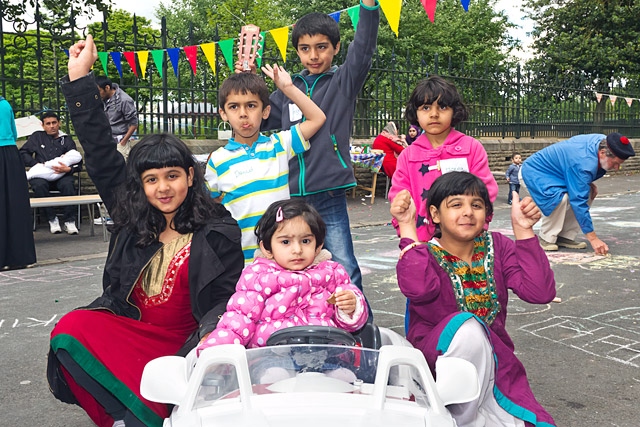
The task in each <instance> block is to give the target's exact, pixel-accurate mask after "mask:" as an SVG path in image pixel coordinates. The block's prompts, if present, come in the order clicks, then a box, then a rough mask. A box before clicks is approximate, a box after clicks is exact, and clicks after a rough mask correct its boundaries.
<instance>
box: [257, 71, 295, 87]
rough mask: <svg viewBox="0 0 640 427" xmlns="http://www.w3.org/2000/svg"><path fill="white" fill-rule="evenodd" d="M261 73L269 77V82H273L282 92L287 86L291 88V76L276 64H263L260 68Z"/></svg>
mask: <svg viewBox="0 0 640 427" xmlns="http://www.w3.org/2000/svg"><path fill="white" fill-rule="evenodd" d="M262 72H263V73H265V74H266V75H267V76H269V77H270V78H271V80H273V81H274V83H275V84H276V86H277V87H278V89H280V90H282V91H284V90H285V89H286V88H287V87H289V86H293V82H292V81H291V76H290V75H289V73H287V70H285V69H284V68H282V67H281V66H279V65H278V64H273V66H271V65H269V64H265V65H264V67H262Z"/></svg>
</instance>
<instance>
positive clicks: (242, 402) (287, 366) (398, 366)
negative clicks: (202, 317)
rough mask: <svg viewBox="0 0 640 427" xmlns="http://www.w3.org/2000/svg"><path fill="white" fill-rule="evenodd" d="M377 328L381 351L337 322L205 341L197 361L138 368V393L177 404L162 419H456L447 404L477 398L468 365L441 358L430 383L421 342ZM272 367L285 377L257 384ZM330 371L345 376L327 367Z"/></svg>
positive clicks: (208, 422) (443, 423) (191, 424)
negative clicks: (234, 340)
mask: <svg viewBox="0 0 640 427" xmlns="http://www.w3.org/2000/svg"><path fill="white" fill-rule="evenodd" d="M379 331H380V332H379V335H378V339H379V341H380V343H379V344H382V346H381V347H380V349H379V350H374V349H369V348H363V347H357V346H353V345H354V344H355V341H350V340H349V338H348V337H351V335H350V334H348V333H346V332H344V331H342V330H339V329H335V328H316V327H314V328H306V327H297V328H289V329H285V330H282V331H278V332H276V333H275V334H274V335H272V337H271V338H270V339H269V342H268V344H269V346H267V347H263V348H256V349H245V348H244V347H243V346H241V345H237V344H230V345H220V346H216V347H211V348H208V349H206V350H205V351H203V352H202V354H201V355H200V357H199V358H198V359H197V361H196V363H195V366H192V364H191V363H189V362H188V360H189V359H188V358H183V357H177V356H166V357H161V358H158V359H155V360H152V361H151V362H149V363H148V364H147V366H146V367H145V370H144V373H143V375H142V383H141V393H142V395H143V396H144V397H145V398H147V399H149V400H152V401H155V402H162V403H168V404H173V405H176V406H175V407H174V409H173V411H172V413H171V415H170V417H169V418H167V419H165V421H164V425H163V427H209V426H211V427H214V426H215V427H244V426H247V427H249V426H251V427H260V426H278V427H286V426H296V427H297V426H305V427H315V426H317V427H327V426H332V425H335V424H336V423H338V425H345V426H371V427H376V426H381V427H382V426H385V427H387V426H393V425H400V426H403V427H412V426H422V427H455V425H456V423H455V421H454V420H453V418H452V417H451V415H450V413H449V411H448V410H447V409H446V407H445V406H446V405H448V404H452V403H464V402H468V401H471V400H473V399H476V398H477V397H478V394H479V392H480V389H479V386H478V378H477V373H476V370H475V368H474V366H473V365H472V364H471V363H469V362H467V361H465V360H462V359H456V358H441V359H440V360H439V361H438V362H437V364H436V372H437V378H438V381H437V382H434V380H433V377H432V375H431V372H430V371H429V367H428V365H427V362H426V360H425V358H424V355H423V354H422V353H421V352H420V351H419V350H417V349H415V348H413V347H411V345H410V344H409V343H408V342H407V341H406V340H404V338H402V337H401V336H400V335H398V334H396V333H394V332H392V331H391V330H388V329H384V328H380V330H379ZM310 334H311V335H310ZM283 337H284V338H283ZM323 337H324V338H323ZM351 340H353V337H351ZM274 342H279V343H285V345H277V346H272V345H271V344H273V343H274ZM286 343H288V344H286ZM337 343H341V344H342V345H338V344H337ZM344 344H347V345H344ZM273 367H280V368H283V369H280V370H279V371H280V373H281V374H283V375H281V377H280V378H277V379H276V380H275V381H273V382H268V383H263V382H264V378H265V377H264V376H263V374H264V372H265V369H268V368H273ZM338 369H339V370H341V372H342V373H343V374H344V373H346V374H348V375H335V374H333V373H335V372H336V370H338ZM351 373H353V374H351ZM348 377H351V378H348ZM272 380H273V379H272ZM270 381H271V380H270ZM347 381H350V382H347Z"/></svg>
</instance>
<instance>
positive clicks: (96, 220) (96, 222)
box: [93, 218, 113, 225]
mask: <svg viewBox="0 0 640 427" xmlns="http://www.w3.org/2000/svg"><path fill="white" fill-rule="evenodd" d="M93 223H94V224H95V225H102V218H96V219H94V220H93ZM107 225H113V220H112V219H111V218H107Z"/></svg>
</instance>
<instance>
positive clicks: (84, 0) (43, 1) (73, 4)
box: [0, 0, 111, 22]
mask: <svg viewBox="0 0 640 427" xmlns="http://www.w3.org/2000/svg"><path fill="white" fill-rule="evenodd" d="M36 4H39V6H40V7H44V8H45V9H47V10H50V11H70V10H71V9H73V10H75V11H76V14H79V15H83V16H86V17H89V18H90V17H92V16H93V15H94V13H95V12H96V10H97V11H98V12H104V11H108V10H109V9H110V8H111V0H18V1H15V0H0V14H1V15H2V18H4V19H6V20H7V21H12V22H13V21H19V20H21V19H23V17H24V15H25V14H26V13H27V12H28V11H29V10H30V9H35V7H36Z"/></svg>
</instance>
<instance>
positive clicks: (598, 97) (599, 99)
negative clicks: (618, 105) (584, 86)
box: [596, 92, 602, 102]
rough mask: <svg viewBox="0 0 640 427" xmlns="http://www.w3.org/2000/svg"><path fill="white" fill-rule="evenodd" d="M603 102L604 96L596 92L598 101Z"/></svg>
mask: <svg viewBox="0 0 640 427" xmlns="http://www.w3.org/2000/svg"><path fill="white" fill-rule="evenodd" d="M601 100H602V94H601V93H598V92H596V101H598V102H600V101H601Z"/></svg>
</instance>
